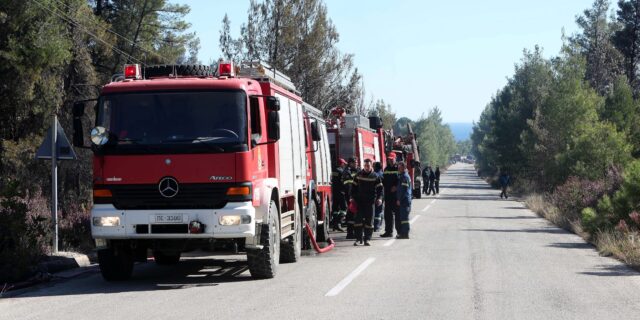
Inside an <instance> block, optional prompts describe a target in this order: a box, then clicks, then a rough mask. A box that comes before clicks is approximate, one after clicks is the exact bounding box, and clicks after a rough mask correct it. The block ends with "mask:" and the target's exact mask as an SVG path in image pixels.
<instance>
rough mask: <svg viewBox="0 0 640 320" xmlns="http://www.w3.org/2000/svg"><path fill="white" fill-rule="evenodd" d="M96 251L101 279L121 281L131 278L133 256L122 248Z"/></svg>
mask: <svg viewBox="0 0 640 320" xmlns="http://www.w3.org/2000/svg"><path fill="white" fill-rule="evenodd" d="M118 249H119V250H115V249H114V248H109V249H102V250H98V263H99V264H100V272H101V273H102V277H103V278H104V279H105V280H107V281H122V280H127V279H129V278H130V277H131V273H132V272H133V255H132V254H131V251H130V250H127V249H124V248H118Z"/></svg>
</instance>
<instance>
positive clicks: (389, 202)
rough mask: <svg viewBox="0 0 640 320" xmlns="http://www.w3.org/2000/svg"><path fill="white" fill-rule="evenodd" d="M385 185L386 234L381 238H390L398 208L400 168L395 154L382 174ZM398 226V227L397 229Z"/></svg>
mask: <svg viewBox="0 0 640 320" xmlns="http://www.w3.org/2000/svg"><path fill="white" fill-rule="evenodd" d="M382 176H383V178H382V179H383V184H384V203H385V204H384V233H383V234H381V235H380V236H381V237H383V238H390V237H392V236H393V224H394V220H395V217H394V216H395V215H396V214H397V211H398V208H397V205H396V202H397V201H396V200H397V199H396V188H397V187H398V166H397V165H396V154H395V152H391V153H389V155H388V156H387V167H386V168H384V171H383V173H382ZM397 227H398V226H396V229H397Z"/></svg>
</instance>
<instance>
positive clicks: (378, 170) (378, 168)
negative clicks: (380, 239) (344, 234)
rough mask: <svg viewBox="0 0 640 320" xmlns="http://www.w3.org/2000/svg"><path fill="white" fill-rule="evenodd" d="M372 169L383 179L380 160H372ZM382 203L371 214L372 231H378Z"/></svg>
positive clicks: (380, 223) (380, 222)
mask: <svg viewBox="0 0 640 320" xmlns="http://www.w3.org/2000/svg"><path fill="white" fill-rule="evenodd" d="M373 171H374V172H375V173H376V175H377V176H378V177H379V178H380V179H383V178H384V174H383V171H382V163H380V162H377V161H376V162H374V163H373ZM382 209H383V208H382V204H380V205H379V206H376V212H375V214H374V216H373V232H378V231H380V226H381V225H382Z"/></svg>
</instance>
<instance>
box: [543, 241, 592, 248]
mask: <svg viewBox="0 0 640 320" xmlns="http://www.w3.org/2000/svg"><path fill="white" fill-rule="evenodd" d="M547 247H550V248H561V249H595V248H596V247H594V246H593V245H592V244H590V243H587V242H556V243H552V244H550V245H548V246H547Z"/></svg>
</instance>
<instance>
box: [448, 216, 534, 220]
mask: <svg viewBox="0 0 640 320" xmlns="http://www.w3.org/2000/svg"><path fill="white" fill-rule="evenodd" d="M445 218H454V219H455V218H460V219H496V220H520V219H542V218H540V217H536V216H502V217H497V216H494V217H490V216H453V217H445Z"/></svg>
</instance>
